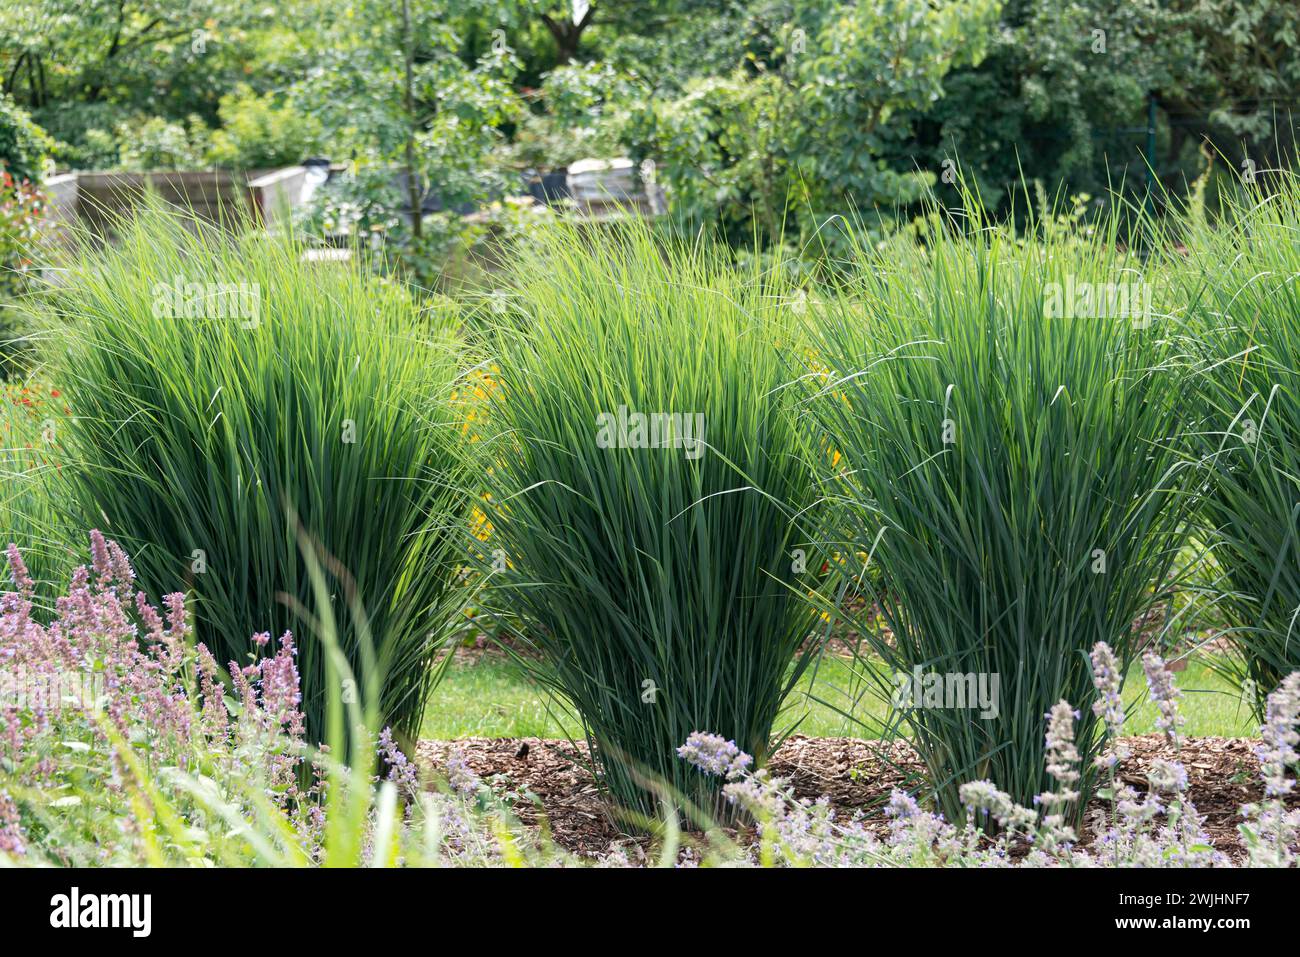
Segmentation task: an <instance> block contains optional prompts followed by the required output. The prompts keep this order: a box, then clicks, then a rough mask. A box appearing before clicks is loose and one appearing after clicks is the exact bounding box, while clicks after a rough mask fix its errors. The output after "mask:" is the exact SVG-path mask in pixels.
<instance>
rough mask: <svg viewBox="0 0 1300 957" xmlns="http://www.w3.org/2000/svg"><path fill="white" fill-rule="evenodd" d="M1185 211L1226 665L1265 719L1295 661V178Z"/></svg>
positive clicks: (1299, 379) (1299, 427)
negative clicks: (1206, 208)
mask: <svg viewBox="0 0 1300 957" xmlns="http://www.w3.org/2000/svg"><path fill="white" fill-rule="evenodd" d="M1269 182H1270V183H1271V184H1272V188H1271V190H1270V191H1269V192H1268V193H1264V192H1263V191H1261V190H1258V189H1252V190H1250V191H1249V192H1247V193H1244V194H1243V195H1241V196H1240V197H1238V198H1236V199H1228V200H1225V202H1227V204H1228V211H1227V214H1226V215H1225V217H1224V219H1223V221H1222V222H1219V223H1214V224H1209V223H1206V222H1205V221H1204V220H1203V219H1200V220H1198V219H1196V218H1194V217H1192V218H1189V220H1188V222H1189V224H1190V226H1189V228H1188V231H1187V235H1186V236H1185V237H1183V238H1184V240H1185V242H1186V245H1187V248H1188V256H1187V257H1186V259H1185V260H1183V259H1182V257H1179V262H1177V263H1175V264H1174V268H1173V270H1172V275H1175V276H1177V277H1179V278H1180V280H1181V287H1182V293H1183V296H1184V298H1185V302H1186V308H1187V314H1188V321H1189V325H1191V326H1192V327H1193V328H1194V329H1195V331H1196V341H1197V343H1198V345H1199V355H1200V357H1201V360H1202V375H1201V377H1200V378H1199V380H1198V381H1197V384H1196V391H1195V396H1196V397H1197V399H1198V404H1199V409H1198V411H1199V414H1200V415H1201V416H1202V417H1203V420H1204V422H1203V425H1202V427H1201V428H1200V430H1199V431H1198V437H1199V439H1200V440H1201V441H1200V445H1199V447H1198V449H1197V453H1198V455H1199V457H1200V458H1201V460H1202V461H1203V462H1204V463H1205V466H1206V470H1207V475H1206V487H1205V495H1204V497H1203V502H1202V506H1201V512H1200V514H1201V517H1202V519H1203V521H1204V523H1205V525H1206V526H1207V533H1206V538H1207V540H1208V541H1210V542H1211V543H1212V548H1213V554H1214V557H1215V562H1216V566H1217V569H1218V571H1219V572H1220V573H1221V575H1222V578H1221V588H1220V589H1219V590H1220V591H1221V592H1222V599H1221V600H1220V607H1221V609H1222V610H1223V613H1224V614H1225V616H1226V617H1227V618H1228V619H1229V627H1228V628H1227V629H1226V631H1225V634H1226V636H1227V637H1228V639H1229V641H1230V644H1231V646H1232V649H1233V651H1234V654H1233V656H1232V657H1231V658H1230V659H1227V663H1228V668H1227V671H1228V673H1229V675H1230V676H1231V677H1233V678H1235V679H1236V680H1237V681H1238V682H1239V683H1240V684H1241V685H1242V686H1243V688H1245V689H1246V691H1247V692H1248V697H1249V698H1251V699H1252V703H1253V705H1254V707H1255V710H1256V712H1257V714H1258V715H1259V716H1260V717H1262V716H1263V712H1264V708H1265V702H1266V700H1267V697H1268V695H1269V694H1270V693H1271V692H1272V691H1273V690H1274V689H1275V688H1277V687H1278V685H1279V684H1280V683H1281V681H1282V678H1283V677H1285V676H1286V675H1287V674H1289V673H1290V672H1292V671H1294V670H1296V669H1297V668H1300V281H1298V280H1297V275H1300V234H1298V233H1297V231H1296V223H1297V221H1300V181H1297V179H1296V177H1295V176H1294V175H1292V174H1285V175H1279V176H1278V177H1275V178H1271V179H1270V180H1269Z"/></svg>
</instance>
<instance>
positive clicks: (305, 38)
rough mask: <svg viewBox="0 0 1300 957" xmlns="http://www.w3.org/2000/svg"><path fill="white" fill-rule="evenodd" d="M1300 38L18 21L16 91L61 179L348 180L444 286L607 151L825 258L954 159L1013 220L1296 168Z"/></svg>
mask: <svg viewBox="0 0 1300 957" xmlns="http://www.w3.org/2000/svg"><path fill="white" fill-rule="evenodd" d="M1298 37H1300V8H1297V7H1296V6H1295V5H1294V4H1293V3H1290V2H1289V0H1228V2H1223V3H1214V4H1207V3H1199V2H1192V0H1147V2H1143V3H1137V4H1135V3H1131V2H1129V0H727V2H723V3H706V2H701V0H650V2H644V3H640V2H638V3H632V2H628V0H592V2H591V3H590V4H589V5H588V6H587V9H586V12H585V13H584V14H583V15H582V16H581V18H580V19H578V20H576V21H575V19H574V13H573V10H572V8H571V7H570V5H569V4H567V3H564V2H559V0H471V2H465V3H449V2H447V0H407V2H406V3H392V2H387V0H348V2H344V3H334V2H325V0H306V2H303V3H297V4H292V5H290V4H279V3H252V2H249V0H199V2H191V3H186V4H173V3H167V2H160V0H125V2H116V0H12V2H10V3H7V4H6V5H5V6H4V8H3V9H2V10H0V84H2V86H0V93H3V94H5V95H7V96H9V97H11V98H13V99H14V100H15V101H16V102H17V104H18V105H20V106H22V107H24V108H26V109H27V110H29V111H30V112H31V113H32V115H33V116H34V118H35V120H36V121H37V122H38V123H40V124H42V125H43V126H45V127H46V128H47V129H48V130H49V131H50V133H51V134H52V135H53V137H54V140H55V148H54V149H55V156H56V159H57V160H58V162H59V163H60V165H63V166H71V167H81V168H89V167H97V166H100V167H102V166H109V167H117V166H122V167H133V168H138V167H161V168H167V167H187V166H209V165H221V166H229V167H240V168H245V169H250V168H259V167H264V166H269V165H277V164H282V163H292V162H297V161H300V160H302V159H303V158H304V157H306V156H308V155H326V156H329V157H331V158H332V159H334V160H336V161H344V162H349V163H352V164H354V166H355V168H356V169H355V170H354V171H361V175H359V176H358V178H357V179H356V180H355V181H353V182H348V183H345V184H340V185H339V186H338V188H337V189H333V190H331V191H329V192H328V193H326V194H322V196H321V200H320V201H321V203H322V204H323V209H324V212H325V213H326V215H324V216H322V217H319V218H317V219H316V220H314V221H313V222H314V224H315V225H316V226H317V227H319V228H320V229H323V230H326V231H329V232H336V231H350V232H352V234H353V235H354V236H355V237H357V238H361V239H365V240H370V239H371V237H372V236H373V237H375V238H376V240H377V239H378V238H379V237H384V238H385V239H386V240H387V241H388V242H389V243H390V245H391V246H392V252H393V254H394V256H393V258H394V259H396V260H398V261H400V262H401V263H402V264H403V265H404V266H405V267H406V268H407V270H408V272H409V274H410V275H411V276H412V278H413V279H414V280H415V281H416V282H417V283H418V284H420V285H429V284H430V283H433V282H436V281H438V279H439V274H440V271H441V269H442V264H443V258H444V257H445V256H446V255H447V253H448V252H449V251H452V250H455V249H456V248H457V247H463V246H464V245H465V244H466V243H468V242H471V241H472V240H474V239H475V238H477V237H478V236H479V235H480V231H479V229H478V228H477V227H476V226H474V225H472V224H469V223H466V222H465V221H463V219H462V218H461V217H460V216H458V215H456V214H454V213H452V212H450V211H451V210H455V209H458V208H472V207H474V206H479V207H482V206H483V205H484V204H486V203H488V202H490V201H491V200H492V199H494V198H498V197H500V196H502V195H508V194H510V193H515V192H518V191H519V190H520V181H519V178H518V176H519V173H520V172H521V171H523V170H524V169H525V168H538V169H546V168H554V167H562V166H564V165H565V164H567V163H570V162H572V161H574V160H576V159H579V158H582V157H584V156H590V155H597V156H601V155H603V156H610V155H618V154H626V155H629V156H631V157H632V158H633V159H634V160H636V161H638V162H640V161H641V160H642V159H646V158H649V159H653V160H655V161H656V163H657V164H658V170H657V171H656V174H655V175H656V176H657V177H658V179H659V181H660V182H661V183H662V184H664V185H666V186H667V188H668V189H669V192H670V199H671V203H672V207H673V209H674V211H675V212H676V213H677V214H679V215H680V216H681V217H683V218H684V219H686V220H689V221H691V222H705V223H710V224H717V225H720V226H721V227H722V230H723V234H724V235H725V236H726V237H727V238H728V240H729V241H730V242H732V243H734V244H736V245H738V246H741V247H743V246H747V245H748V244H749V243H750V242H751V240H753V239H754V238H755V236H757V237H758V239H759V240H760V243H761V244H762V245H763V246H769V245H771V244H776V243H779V242H781V241H787V242H789V243H790V244H791V245H792V246H794V247H795V248H797V249H799V250H801V251H803V252H809V253H811V254H813V255H816V256H822V255H824V254H825V253H826V252H828V251H829V252H830V253H831V254H832V255H836V254H839V253H842V252H843V250H841V249H839V248H837V247H835V248H831V249H830V250H826V249H824V248H823V247H822V245H821V244H820V243H813V244H811V245H809V240H810V238H811V237H812V236H814V235H815V234H817V231H818V228H819V227H820V226H821V224H822V223H823V222H824V221H825V220H826V219H828V218H830V217H833V216H835V215H841V214H846V213H849V212H851V211H852V210H854V209H856V210H858V211H861V212H864V213H869V214H868V215H865V216H864V217H863V221H864V222H865V223H866V224H867V226H869V227H875V226H876V225H877V223H878V222H879V220H880V219H881V218H883V219H884V220H885V221H890V220H893V219H895V218H903V219H906V218H907V217H909V216H911V215H913V214H914V213H916V212H917V211H918V209H919V207H918V204H919V202H920V200H921V197H922V196H923V194H924V192H925V189H926V188H927V187H931V186H933V187H935V188H936V189H937V195H938V199H939V201H940V202H942V203H950V204H957V205H959V204H960V199H959V196H958V194H957V192H956V189H955V183H956V177H955V166H956V164H957V162H958V161H959V160H960V162H961V164H962V167H963V170H964V173H965V177H966V180H967V182H970V183H973V184H976V185H977V186H978V188H979V191H980V193H981V195H982V196H983V197H984V201H985V202H986V204H988V205H989V206H990V208H993V209H997V210H999V211H1002V212H1006V211H1008V210H1009V209H1010V202H1011V196H1012V194H1013V192H1014V190H1015V184H1016V183H1018V182H1020V181H1021V179H1022V178H1024V179H1027V180H1030V181H1039V182H1041V183H1043V184H1044V185H1045V187H1046V188H1047V189H1048V190H1049V192H1055V191H1057V190H1060V191H1062V192H1063V193H1067V194H1080V195H1090V196H1094V197H1099V198H1098V200H1097V201H1098V202H1099V203H1101V202H1104V200H1103V199H1101V198H1100V197H1106V196H1108V187H1117V186H1122V187H1123V188H1124V189H1126V190H1127V191H1128V192H1129V194H1130V195H1131V196H1132V195H1137V194H1141V193H1143V192H1144V191H1145V190H1146V189H1147V186H1148V182H1149V178H1148V169H1147V163H1148V162H1151V163H1152V164H1153V166H1154V168H1153V169H1152V170H1151V171H1150V175H1152V176H1154V177H1156V178H1157V179H1158V180H1159V183H1160V185H1161V187H1162V188H1163V189H1162V192H1161V194H1162V195H1163V194H1164V193H1168V194H1170V195H1175V196H1176V195H1178V194H1179V193H1181V192H1182V191H1183V190H1184V189H1185V187H1186V184H1187V182H1189V181H1190V180H1192V179H1195V178H1196V177H1197V176H1199V175H1200V174H1201V173H1202V172H1204V171H1205V170H1206V168H1207V166H1208V165H1209V162H1210V157H1215V158H1216V159H1217V160H1218V162H1217V171H1218V174H1219V175H1242V174H1244V175H1246V176H1247V177H1252V176H1254V174H1255V172H1256V171H1258V170H1265V169H1269V168H1275V167H1278V166H1284V165H1287V164H1288V163H1289V162H1290V160H1291V159H1292V158H1293V157H1294V154H1295V126H1294V121H1293V116H1292V114H1293V112H1294V110H1295V107H1296V106H1297V105H1298V104H1300V95H1298V91H1297V87H1298V86H1300V55H1298V54H1300V49H1298V48H1300V38H1298ZM1151 107H1154V126H1151V128H1150V130H1148V125H1149V122H1150V118H1149V112H1148V111H1149V108H1151ZM3 125H4V124H3V122H0V138H2V137H3V135H4V134H3V132H2V130H3ZM396 170H404V171H406V172H407V173H408V174H411V175H410V176H408V179H407V180H406V181H405V182H403V181H400V180H398V181H395V180H394V178H393V175H392V174H393V172H394V171H396ZM364 171H369V172H368V173H366V172H364ZM412 183H414V185H413V186H412ZM426 192H428V193H429V194H430V196H431V197H432V199H430V200H428V201H426V203H425V206H426V212H425V215H424V216H423V217H422V219H427V220H428V222H427V224H426V223H425V222H419V223H412V221H411V216H410V213H409V210H410V208H411V207H412V206H413V205H414V203H413V199H415V198H416V197H421V196H424V194H425V193H426Z"/></svg>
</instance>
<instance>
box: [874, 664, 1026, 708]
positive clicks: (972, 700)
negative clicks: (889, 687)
mask: <svg viewBox="0 0 1300 957" xmlns="http://www.w3.org/2000/svg"><path fill="white" fill-rule="evenodd" d="M1000 681H1001V679H1000V676H999V675H998V673H997V672H992V673H987V672H982V671H981V672H973V671H966V672H962V671H951V672H938V671H926V670H925V669H923V668H922V667H921V666H920V665H917V666H916V667H915V668H913V669H912V670H911V671H910V672H903V673H901V674H895V675H894V684H895V685H896V686H897V687H896V688H895V689H894V694H893V697H892V699H891V700H892V703H893V705H894V707H895V708H899V709H901V710H905V711H910V710H911V709H913V708H954V709H969V710H972V711H974V710H977V709H978V711H979V716H980V717H981V718H984V719H985V720H988V721H991V720H993V719H994V718H996V717H997V716H998V686H999V684H1000Z"/></svg>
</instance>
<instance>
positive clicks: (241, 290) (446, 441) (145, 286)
mask: <svg viewBox="0 0 1300 957" xmlns="http://www.w3.org/2000/svg"><path fill="white" fill-rule="evenodd" d="M116 232H117V237H116V240H115V241H114V243H113V244H112V245H111V246H107V247H104V248H92V247H91V245H90V244H89V243H88V244H87V245H86V247H85V248H83V249H81V250H80V255H79V258H78V260H77V262H76V263H75V264H74V266H73V268H71V269H70V270H69V271H68V272H67V273H66V274H65V276H64V281H63V283H62V285H61V286H60V288H59V290H58V292H57V295H56V296H55V297H54V298H53V304H52V305H51V307H50V310H49V312H48V313H47V314H46V316H45V317H44V318H45V321H46V322H47V324H48V325H50V326H51V327H53V330H54V334H55V335H56V336H57V338H56V347H55V348H54V349H53V350H52V353H51V365H52V367H53V371H52V374H53V375H54V380H53V381H57V382H59V383H60V384H61V385H62V386H63V387H64V388H67V389H68V390H69V391H70V392H72V393H73V394H75V395H76V396H77V407H76V415H75V417H74V418H73V419H72V420H71V421H70V422H69V423H68V424H67V426H66V427H65V429H64V430H63V435H62V437H63V439H64V443H65V448H66V456H65V460H64V463H63V468H62V469H61V470H60V472H59V476H60V479H61V484H60V488H59V493H58V494H59V496H60V499H61V500H62V501H64V502H66V504H67V506H68V508H69V510H70V512H71V515H70V516H69V522H70V527H78V526H80V527H87V526H91V525H97V526H102V527H104V528H105V529H106V530H111V534H112V535H113V536H114V537H115V538H117V539H119V540H120V541H122V542H123V544H124V546H126V547H128V548H129V549H130V550H131V552H132V554H133V555H134V556H135V560H136V568H137V571H138V573H139V576H140V582H141V585H142V587H143V588H144V589H145V590H146V591H147V592H148V593H149V594H151V595H154V596H157V595H159V594H161V592H162V590H164V589H170V588H172V587H173V585H174V583H176V582H181V583H183V584H184V586H185V588H186V590H187V592H188V595H189V596H190V598H191V599H192V601H193V605H194V611H195V616H196V630H197V634H198V638H199V640H201V641H204V642H205V643H206V644H207V645H208V647H210V648H211V649H212V650H213V653H214V654H216V655H217V658H218V660H219V661H222V662H225V661H227V660H233V661H236V662H240V663H242V662H245V661H247V660H248V658H249V656H250V654H252V653H253V652H254V651H255V650H256V648H255V647H254V645H253V644H252V643H251V642H250V641H249V639H248V638H247V637H245V636H248V635H254V634H260V633H265V632H269V633H271V634H280V633H282V632H284V631H288V630H293V632H294V633H295V634H296V635H298V636H299V637H298V654H299V658H298V662H299V668H300V670H301V673H302V679H303V694H304V701H303V711H304V713H305V715H306V723H307V733H308V736H309V738H310V739H311V740H313V741H319V740H323V721H324V704H325V701H326V688H325V676H326V668H325V653H324V650H323V649H322V648H321V646H320V643H319V642H318V641H317V640H316V637H315V635H316V625H315V619H314V616H313V615H312V614H309V613H306V612H304V609H313V608H315V607H316V603H315V600H314V597H313V594H312V587H311V583H310V581H309V576H308V575H307V572H306V562H305V557H304V556H305V552H307V551H310V552H312V553H313V555H312V559H313V560H317V559H319V560H320V561H322V562H323V563H324V564H325V566H326V569H327V571H328V572H329V573H330V576H331V578H332V580H333V581H334V582H335V587H334V588H333V591H332V594H331V606H330V609H329V610H330V613H331V614H332V615H333V617H334V618H335V619H336V620H337V621H338V622H340V625H339V629H340V635H339V642H340V646H341V648H342V652H343V654H344V655H345V656H346V659H347V661H348V663H349V665H350V668H351V670H352V672H353V675H354V677H355V681H356V683H357V687H356V688H353V689H344V690H345V693H349V694H351V695H352V696H353V697H356V696H358V695H359V694H360V693H362V692H365V696H366V698H367V700H374V701H378V703H379V704H378V707H379V711H380V714H381V718H382V720H383V722H384V723H385V724H391V725H392V727H393V729H394V731H395V732H396V733H397V735H398V737H399V739H402V740H403V741H405V742H409V741H410V739H411V738H412V737H413V736H414V735H415V734H416V733H417V731H418V728H419V723H420V719H421V716H422V714H423V710H424V707H425V702H426V699H427V696H428V693H429V691H430V687H431V682H432V681H433V679H434V677H435V676H436V673H437V672H436V670H435V669H433V668H431V665H433V662H434V656H435V652H436V650H437V648H438V647H439V645H440V642H441V640H442V638H443V636H444V635H445V634H446V633H447V630H448V628H449V623H451V622H454V621H455V620H456V619H457V617H458V609H457V608H456V607H453V606H456V605H458V604H459V603H460V602H461V601H463V592H464V590H463V589H456V588H454V587H453V578H454V569H455V567H456V565H457V564H458V563H459V562H460V561H461V560H463V557H464V543H465V542H464V530H465V528H466V523H467V510H466V496H465V494H464V492H463V484H462V477H463V470H464V468H465V456H464V449H465V448H466V447H467V443H465V442H464V441H463V439H462V436H461V433H460V428H459V421H458V413H456V412H455V410H454V409H453V407H452V404H451V402H450V394H451V392H452V390H453V388H454V381H455V378H456V375H457V373H456V364H455V361H456V360H455V354H454V342H453V340H452V338H451V335H450V334H447V333H439V332H436V331H430V330H429V328H428V325H427V324H423V325H422V324H421V322H420V321H419V318H418V316H417V310H416V307H415V306H414V304H413V303H412V302H411V301H410V299H409V298H408V297H407V296H406V295H405V294H404V293H403V292H401V291H400V290H399V289H398V288H396V287H391V286H387V285H382V284H379V283H377V282H376V281H374V280H372V279H369V278H367V277H366V276H365V275H364V274H363V273H362V272H361V271H360V270H358V269H355V268H347V267H340V266H334V265H313V264H311V263H307V262H305V261H304V258H303V252H304V247H303V246H302V245H301V244H300V243H299V242H298V241H297V240H296V239H295V238H294V237H293V236H292V235H283V236H268V235H267V234H265V233H258V232H255V231H251V230H245V231H236V232H234V233H233V234H232V233H226V232H222V231H220V230H218V229H216V228H214V227H210V226H205V225H200V224H196V223H194V222H193V221H189V220H187V219H186V218H185V217H184V216H183V215H182V214H180V213H177V212H172V211H169V210H165V209H163V208H161V207H160V206H158V205H157V204H151V205H150V206H148V207H147V208H145V209H143V210H142V211H141V212H140V213H139V214H138V215H137V217H136V218H135V219H134V220H132V221H129V222H126V221H124V222H121V223H118V224H117V229H116Z"/></svg>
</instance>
